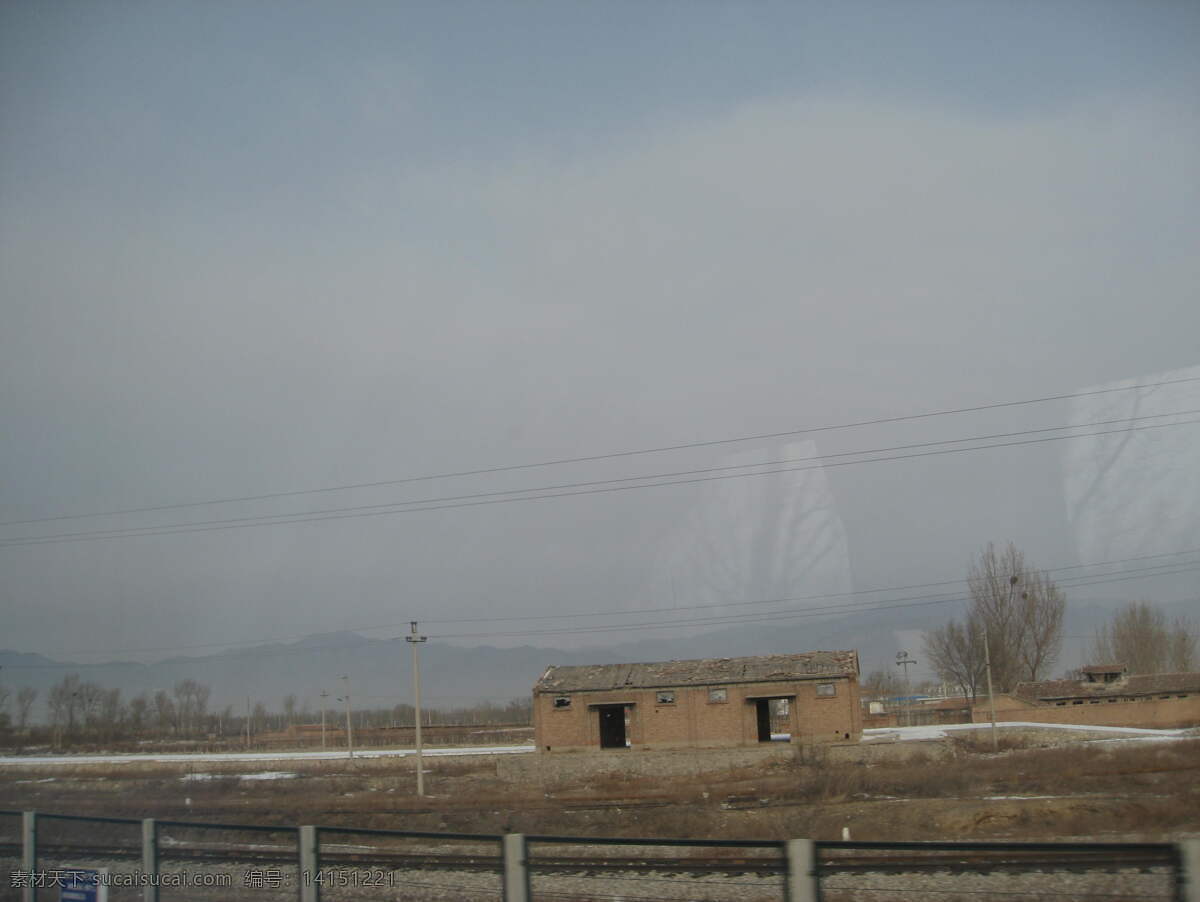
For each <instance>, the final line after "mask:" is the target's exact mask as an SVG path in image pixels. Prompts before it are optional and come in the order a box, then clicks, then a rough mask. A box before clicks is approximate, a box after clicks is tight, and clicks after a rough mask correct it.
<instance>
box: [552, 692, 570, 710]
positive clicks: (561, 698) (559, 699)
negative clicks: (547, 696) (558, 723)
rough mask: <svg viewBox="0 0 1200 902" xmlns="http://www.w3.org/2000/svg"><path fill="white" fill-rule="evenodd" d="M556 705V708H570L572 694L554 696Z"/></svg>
mask: <svg viewBox="0 0 1200 902" xmlns="http://www.w3.org/2000/svg"><path fill="white" fill-rule="evenodd" d="M554 707H555V708H556V709H558V708H569V707H571V696H569V695H556V696H555V697H554Z"/></svg>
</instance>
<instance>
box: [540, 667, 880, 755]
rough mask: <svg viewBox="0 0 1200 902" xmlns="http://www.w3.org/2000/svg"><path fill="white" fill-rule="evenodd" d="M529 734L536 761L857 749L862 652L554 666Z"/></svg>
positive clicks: (542, 689)
mask: <svg viewBox="0 0 1200 902" xmlns="http://www.w3.org/2000/svg"><path fill="white" fill-rule="evenodd" d="M533 726H534V736H535V739H536V742H537V748H538V750H539V751H542V752H560V751H581V750H590V749H597V750H598V749H627V748H629V749H668V748H728V747H734V746H752V745H757V744H759V743H766V742H773V741H774V742H789V741H790V742H794V743H803V744H810V743H818V742H851V741H853V742H857V741H858V740H859V738H860V737H861V735H862V713H861V710H860V704H859V688H858V653H857V652H853V651H814V652H807V653H804V654H794V655H767V656H763V657H753V658H709V659H704V660H697V661H666V662H662V663H656V664H603V665H596V666H583V667H558V666H552V667H549V668H547V669H546V672H545V673H544V674H542V677H541V679H539V680H538V681H537V683H536V684H535V685H534V687H533Z"/></svg>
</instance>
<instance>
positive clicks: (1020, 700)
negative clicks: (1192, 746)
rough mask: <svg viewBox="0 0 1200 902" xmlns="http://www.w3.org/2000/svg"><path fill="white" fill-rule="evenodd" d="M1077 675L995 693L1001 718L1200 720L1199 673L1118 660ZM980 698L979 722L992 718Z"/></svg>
mask: <svg viewBox="0 0 1200 902" xmlns="http://www.w3.org/2000/svg"><path fill="white" fill-rule="evenodd" d="M1080 673H1081V678H1080V679H1077V680H1041V681H1039V682H1031V683H1018V684H1017V685H1016V687H1015V688H1014V689H1013V691H1012V692H1009V693H1005V694H998V695H997V696H996V719H997V720H1002V721H1005V720H1007V721H1034V722H1038V723H1074V724H1098V725H1102V726H1113V727H1158V728H1175V727H1191V726H1197V725H1200V673H1133V674H1131V673H1128V672H1126V670H1125V668H1124V667H1122V666H1121V665H1119V664H1115V665H1104V666H1092V667H1085V668H1083V670H1082V671H1081V672H1080ZM989 716H990V715H989V713H988V706H987V704H986V702H984V703H980V704H977V705H976V707H975V711H974V719H975V721H976V722H982V721H986V720H988V718H989Z"/></svg>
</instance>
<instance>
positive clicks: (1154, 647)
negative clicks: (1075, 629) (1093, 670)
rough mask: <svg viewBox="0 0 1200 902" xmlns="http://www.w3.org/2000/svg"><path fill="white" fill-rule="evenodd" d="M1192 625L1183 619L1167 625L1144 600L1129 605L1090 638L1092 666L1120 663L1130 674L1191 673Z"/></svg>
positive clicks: (1193, 653)
mask: <svg viewBox="0 0 1200 902" xmlns="http://www.w3.org/2000/svg"><path fill="white" fill-rule="evenodd" d="M1196 639H1197V630H1196V624H1195V623H1193V622H1192V621H1190V620H1188V619H1187V618H1184V617H1178V618H1176V619H1175V620H1174V621H1172V622H1171V623H1168V622H1167V617H1166V615H1165V614H1164V613H1163V612H1162V611H1160V610H1159V609H1158V608H1156V607H1154V606H1153V605H1152V604H1151V603H1150V602H1148V601H1134V602H1130V603H1129V604H1128V605H1126V606H1125V607H1123V608H1121V609H1120V610H1119V611H1117V612H1116V613H1115V614H1114V615H1113V617H1112V619H1111V620H1110V621H1109V622H1108V623H1107V624H1105V625H1104V626H1103V627H1101V629H1100V631H1099V632H1098V633H1097V634H1096V636H1095V638H1093V640H1092V643H1091V647H1090V648H1089V650H1088V652H1089V655H1090V657H1091V661H1090V663H1093V664H1123V665H1125V667H1127V668H1128V669H1129V672H1130V673H1183V672H1186V671H1191V670H1195V669H1196V667H1197V663H1198V662H1197V656H1196Z"/></svg>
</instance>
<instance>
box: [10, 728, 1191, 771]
mask: <svg viewBox="0 0 1200 902" xmlns="http://www.w3.org/2000/svg"><path fill="white" fill-rule="evenodd" d="M998 726H999V727H1000V728H1001V729H1010V728H1016V729H1037V730H1064V731H1067V732H1085V733H1093V734H1095V733H1110V734H1112V739H1111V740H1108V739H1101V740H1097V739H1092V740H1090V741H1092V742H1108V741H1111V742H1130V741H1151V742H1155V741H1159V742H1161V741H1164V740H1173V739H1184V738H1192V737H1195V735H1196V733H1195V731H1193V730H1147V729H1140V728H1137V727H1100V726H1088V725H1086V724H1054V723H1032V722H1030V723H1027V722H1013V721H1006V722H1004V723H1001V724H998ZM990 728H991V724H986V723H962V724H942V725H939V726H921V727H880V728H876V729H870V730H863V741H864V742H867V743H871V742H886V741H899V742H905V741H912V740H927V739H944V738H945V737H946V736H947V735H948V734H950V733H957V732H961V731H964V730H988V729H990ZM772 738H774V737H772ZM779 738H781V739H782V734H780V736H779ZM533 750H534V748H533V746H532V745H490V746H464V747H459V748H434V749H425V750H424V754H425V755H426V756H428V757H439V756H445V755H521V754H525V753H527V752H532V751H533ZM413 754H415V751H414V750H413V749H364V750H361V751H355V753H354V757H355V758H403V757H406V756H408V755H413ZM345 757H346V751H345V749H326V750H324V751H320V752H213V753H210V754H205V753H194V754H171V753H162V754H157V753H152V752H148V753H145V754H133V755H6V756H0V766H7V765H46V764H125V763H136V762H143V763H145V762H156V761H161V762H171V761H175V762H180V761H182V762H188V761H195V762H201V761H203V762H213V763H220V762H222V761H332V760H337V759H344V758H345Z"/></svg>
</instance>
